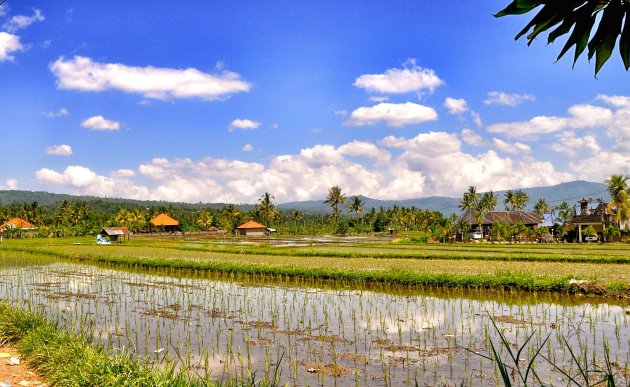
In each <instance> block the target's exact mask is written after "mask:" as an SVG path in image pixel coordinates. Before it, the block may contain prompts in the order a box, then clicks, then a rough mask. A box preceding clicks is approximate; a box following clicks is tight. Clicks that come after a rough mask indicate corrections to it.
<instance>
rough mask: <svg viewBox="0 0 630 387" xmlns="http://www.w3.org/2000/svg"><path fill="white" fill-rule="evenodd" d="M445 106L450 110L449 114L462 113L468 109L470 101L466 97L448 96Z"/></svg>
mask: <svg viewBox="0 0 630 387" xmlns="http://www.w3.org/2000/svg"><path fill="white" fill-rule="evenodd" d="M444 107H445V108H446V109H447V110H448V112H449V114H455V115H457V114H462V113H464V112H466V111H468V103H467V102H466V100H465V99H463V98H460V99H456V98H451V97H447V98H446V100H445V101H444Z"/></svg>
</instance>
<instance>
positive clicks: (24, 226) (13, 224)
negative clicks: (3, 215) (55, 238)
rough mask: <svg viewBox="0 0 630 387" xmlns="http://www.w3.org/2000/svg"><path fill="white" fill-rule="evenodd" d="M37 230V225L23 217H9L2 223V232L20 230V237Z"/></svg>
mask: <svg viewBox="0 0 630 387" xmlns="http://www.w3.org/2000/svg"><path fill="white" fill-rule="evenodd" d="M36 230H37V227H35V226H33V225H32V224H31V223H29V222H27V221H26V220H24V219H21V218H13V219H9V220H7V221H6V222H4V223H2V225H0V234H8V233H9V232H11V231H19V233H20V235H19V236H20V237H22V236H23V235H24V234H28V235H30V234H32V233H33V232H35V231H36Z"/></svg>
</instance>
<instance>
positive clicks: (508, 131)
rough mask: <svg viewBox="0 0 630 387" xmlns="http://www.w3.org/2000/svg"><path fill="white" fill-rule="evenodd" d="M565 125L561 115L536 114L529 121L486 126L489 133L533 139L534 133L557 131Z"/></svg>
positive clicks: (565, 121) (565, 122)
mask: <svg viewBox="0 0 630 387" xmlns="http://www.w3.org/2000/svg"><path fill="white" fill-rule="evenodd" d="M566 127H567V120H566V119H565V118H562V117H553V116H552V117H547V116H538V117H534V118H532V119H531V120H529V121H520V122H509V123H500V124H494V125H490V126H488V128H487V130H488V132H491V133H501V134H505V135H506V136H508V137H512V138H523V139H533V138H535V137H536V135H539V134H547V133H554V132H558V131H560V130H562V129H565V128H566Z"/></svg>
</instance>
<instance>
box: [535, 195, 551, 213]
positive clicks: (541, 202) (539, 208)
mask: <svg viewBox="0 0 630 387" xmlns="http://www.w3.org/2000/svg"><path fill="white" fill-rule="evenodd" d="M549 211H551V207H549V204H547V201H546V200H545V199H543V198H540V199H538V201H537V202H536V204H534V212H535V213H536V214H538V215H540V216H542V215H543V213H545V212H549Z"/></svg>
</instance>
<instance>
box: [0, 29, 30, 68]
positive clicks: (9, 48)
mask: <svg viewBox="0 0 630 387" xmlns="http://www.w3.org/2000/svg"><path fill="white" fill-rule="evenodd" d="M22 50H24V46H22V43H20V37H19V36H16V35H13V34H9V33H7V32H0V62H4V61H7V60H9V61H12V60H14V59H15V57H14V56H13V55H12V54H13V53H14V52H17V51H22Z"/></svg>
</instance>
